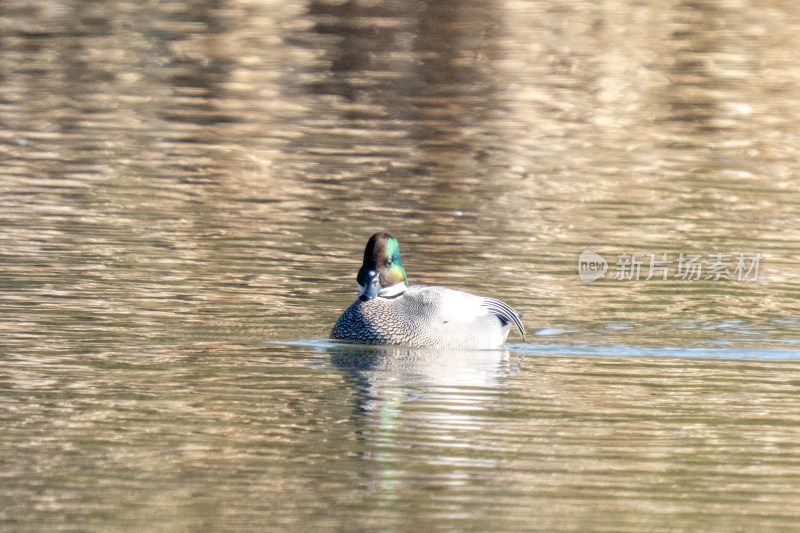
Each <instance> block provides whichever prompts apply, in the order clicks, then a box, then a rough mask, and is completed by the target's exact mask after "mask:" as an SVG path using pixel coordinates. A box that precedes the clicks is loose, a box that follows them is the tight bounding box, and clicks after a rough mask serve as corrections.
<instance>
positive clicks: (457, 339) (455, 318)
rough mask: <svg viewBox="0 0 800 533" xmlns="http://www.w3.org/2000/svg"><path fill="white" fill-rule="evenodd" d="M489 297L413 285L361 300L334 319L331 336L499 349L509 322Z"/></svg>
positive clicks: (438, 345)
mask: <svg viewBox="0 0 800 533" xmlns="http://www.w3.org/2000/svg"><path fill="white" fill-rule="evenodd" d="M487 302H496V300H491V299H487V298H482V297H480V296H475V295H473V294H469V293H466V292H462V291H456V290H452V289H447V288H445V287H427V286H420V285H417V286H412V287H409V288H408V289H406V291H405V292H404V293H403V294H402V295H400V296H397V297H395V298H374V299H372V300H368V301H361V300H357V301H356V302H355V303H354V304H353V305H351V306H350V307H349V308H348V309H347V310H346V311H345V312H344V313H343V314H342V316H341V317H339V320H337V321H336V324H335V325H334V327H333V331H332V332H331V337H332V338H334V339H346V340H351V341H357V342H367V343H374V344H404V345H409V346H417V347H421V348H449V349H467V350H480V349H488V348H498V347H500V346H501V345H502V344H503V342H505V339H506V336H507V335H508V330H509V327H510V326H509V324H508V322H507V321H504V320H502V319H501V318H500V317H499V316H498V315H497V314H495V313H493V312H492V311H491V309H490V307H487V305H486V304H487Z"/></svg>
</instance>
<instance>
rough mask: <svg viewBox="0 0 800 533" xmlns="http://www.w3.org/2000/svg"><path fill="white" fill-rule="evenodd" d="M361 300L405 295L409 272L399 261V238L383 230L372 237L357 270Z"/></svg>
mask: <svg viewBox="0 0 800 533" xmlns="http://www.w3.org/2000/svg"><path fill="white" fill-rule="evenodd" d="M356 281H357V282H358V290H359V291H360V292H361V295H360V296H359V297H358V299H359V300H361V301H363V302H366V301H367V300H372V299H373V298H375V297H378V296H380V297H382V298H391V297H393V296H397V295H399V294H402V293H403V291H405V290H406V288H407V287H408V280H406V271H405V269H404V268H403V264H402V263H401V262H400V245H399V244H397V239H395V238H394V237H392V236H391V235H389V234H388V233H386V232H384V231H379V232H378V233H376V234H375V235H373V236H372V237H370V238H369V241H367V247H366V248H365V249H364V263H363V264H362V265H361V269H360V270H359V271H358V277H357V278H356Z"/></svg>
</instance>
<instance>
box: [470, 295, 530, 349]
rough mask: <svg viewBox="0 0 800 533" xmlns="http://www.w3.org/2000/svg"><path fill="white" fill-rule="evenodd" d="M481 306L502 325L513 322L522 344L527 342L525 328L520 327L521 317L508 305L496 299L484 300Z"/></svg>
mask: <svg viewBox="0 0 800 533" xmlns="http://www.w3.org/2000/svg"><path fill="white" fill-rule="evenodd" d="M481 306H482V307H485V308H486V309H488V310H489V312H490V313H492V314H495V315H497V316H498V318H500V320H502V321H503V323H505V324H511V323H512V322H513V323H514V325H515V326H517V330H518V331H519V334H520V335H522V342H527V339H526V338H525V328H524V327H523V326H522V320H521V319H522V315H521V314H519V313H517V312H516V311H514V309H512V308H511V306H510V305H508V304H507V303H504V302H501V301H500V300H498V299H496V298H484V299H483V303H481Z"/></svg>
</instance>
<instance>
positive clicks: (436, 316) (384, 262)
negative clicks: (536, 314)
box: [330, 231, 526, 350]
mask: <svg viewBox="0 0 800 533" xmlns="http://www.w3.org/2000/svg"><path fill="white" fill-rule="evenodd" d="M356 283H357V285H358V291H359V296H358V299H357V300H356V301H355V302H354V303H353V304H352V305H351V306H350V307H348V308H347V309H346V310H345V311H344V312H343V313H342V315H341V316H340V317H339V319H338V320H337V321H336V324H335V325H334V326H333V330H332V331H331V335H330V336H331V338H332V339H339V340H342V341H347V342H354V343H361V344H384V345H403V346H408V347H413V348H434V349H448V350H487V349H497V348H501V347H502V346H503V344H504V343H505V341H506V338H507V337H508V334H509V331H510V329H511V325H512V324H513V325H514V326H516V329H517V331H519V334H520V335H521V336H522V340H523V342H525V341H526V339H525V328H524V327H523V326H522V321H521V319H522V315H520V314H519V313H517V312H516V311H515V310H514V309H512V308H511V307H510V306H509V305H507V304H505V303H503V302H501V301H500V300H497V299H495V298H488V297H484V296H477V295H475V294H470V293H468V292H464V291H460V290H455V289H448V288H446V287H438V286H427V285H409V283H408V278H407V277H406V271H405V269H404V268H403V263H402V262H401V260H400V245H399V244H398V242H397V239H395V238H394V237H392V236H391V235H390V234H388V233H386V232H385V231H379V232H377V233H375V234H374V235H373V236H372V237H370V239H369V241H367V246H366V248H365V249H364V261H363V263H362V265H361V268H360V269H359V271H358V276H356Z"/></svg>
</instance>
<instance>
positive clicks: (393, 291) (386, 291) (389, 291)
mask: <svg viewBox="0 0 800 533" xmlns="http://www.w3.org/2000/svg"><path fill="white" fill-rule="evenodd" d="M407 288H408V285H406V282H405V281H401V282H399V283H395V284H394V285H389V286H388V287H384V288H382V289H381V292H379V293H378V297H380V298H392V297H393V296H397V295H399V294H403V293H404V292H406V289H407Z"/></svg>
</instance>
